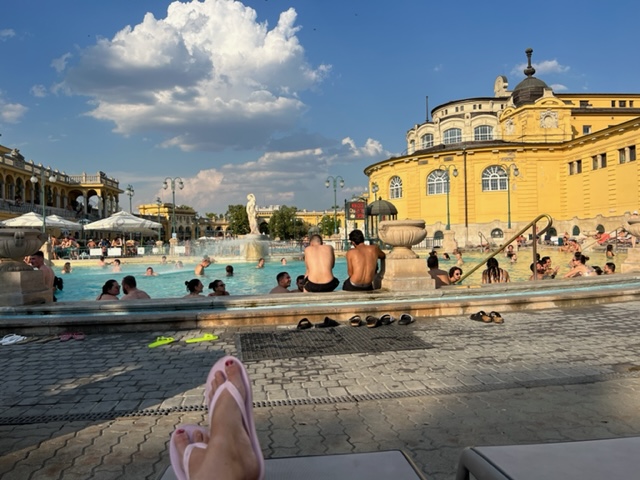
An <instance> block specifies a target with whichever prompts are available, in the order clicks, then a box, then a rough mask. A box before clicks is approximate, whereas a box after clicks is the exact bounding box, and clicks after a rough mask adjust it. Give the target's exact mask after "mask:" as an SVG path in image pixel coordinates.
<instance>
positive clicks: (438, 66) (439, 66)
mask: <svg viewBox="0 0 640 480" xmlns="http://www.w3.org/2000/svg"><path fill="white" fill-rule="evenodd" d="M442 70H444V67H443V65H442V64H441V63H439V64H438V65H436V66H435V67H433V71H434V72H441V71H442Z"/></svg>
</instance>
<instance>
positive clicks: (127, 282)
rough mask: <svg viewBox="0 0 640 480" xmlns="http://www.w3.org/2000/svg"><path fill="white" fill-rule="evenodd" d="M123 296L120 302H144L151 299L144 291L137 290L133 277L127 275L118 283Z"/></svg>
mask: <svg viewBox="0 0 640 480" xmlns="http://www.w3.org/2000/svg"><path fill="white" fill-rule="evenodd" d="M120 283H121V285H122V291H123V292H124V296H123V297H122V298H121V299H120V300H144V299H147V298H151V297H150V296H149V295H148V294H147V292H145V291H144V290H138V284H137V283H136V279H135V277H134V276H133V275H127V276H126V277H124V278H123V279H122V282H120Z"/></svg>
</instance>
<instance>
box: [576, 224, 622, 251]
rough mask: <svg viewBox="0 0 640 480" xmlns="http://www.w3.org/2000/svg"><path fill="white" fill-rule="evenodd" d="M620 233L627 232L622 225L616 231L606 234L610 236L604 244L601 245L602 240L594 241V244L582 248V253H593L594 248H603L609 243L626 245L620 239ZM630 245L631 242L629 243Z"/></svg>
mask: <svg viewBox="0 0 640 480" xmlns="http://www.w3.org/2000/svg"><path fill="white" fill-rule="evenodd" d="M620 232H626V230H625V228H624V227H623V226H622V225H621V226H619V227H616V228H615V229H613V230H611V231H609V232H606V233H607V234H608V235H609V238H608V239H607V240H605V241H604V242H602V243H600V240H598V239H594V240H593V242H591V243H587V244H586V245H585V246H583V247H582V251H583V252H588V251H591V250H592V249H593V247H595V246H596V245H597V246H602V245H606V244H608V243H611V244H619V243H625V242H622V241H621V240H620V237H619V236H618V235H619V233H620ZM629 243H630V242H629Z"/></svg>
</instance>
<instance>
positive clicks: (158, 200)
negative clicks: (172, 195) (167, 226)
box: [156, 197, 162, 233]
mask: <svg viewBox="0 0 640 480" xmlns="http://www.w3.org/2000/svg"><path fill="white" fill-rule="evenodd" d="M156 205H157V206H158V223H159V224H160V233H162V222H161V221H160V207H161V206H162V200H160V197H156Z"/></svg>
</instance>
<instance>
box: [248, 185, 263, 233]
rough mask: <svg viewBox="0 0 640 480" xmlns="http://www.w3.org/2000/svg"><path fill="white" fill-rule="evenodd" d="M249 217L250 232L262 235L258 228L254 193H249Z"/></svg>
mask: <svg viewBox="0 0 640 480" xmlns="http://www.w3.org/2000/svg"><path fill="white" fill-rule="evenodd" d="M247 200H248V202H247V217H249V229H250V232H249V233H250V234H255V235H260V231H259V230H258V214H257V211H256V197H255V196H254V195H253V193H250V194H249V195H247Z"/></svg>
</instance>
